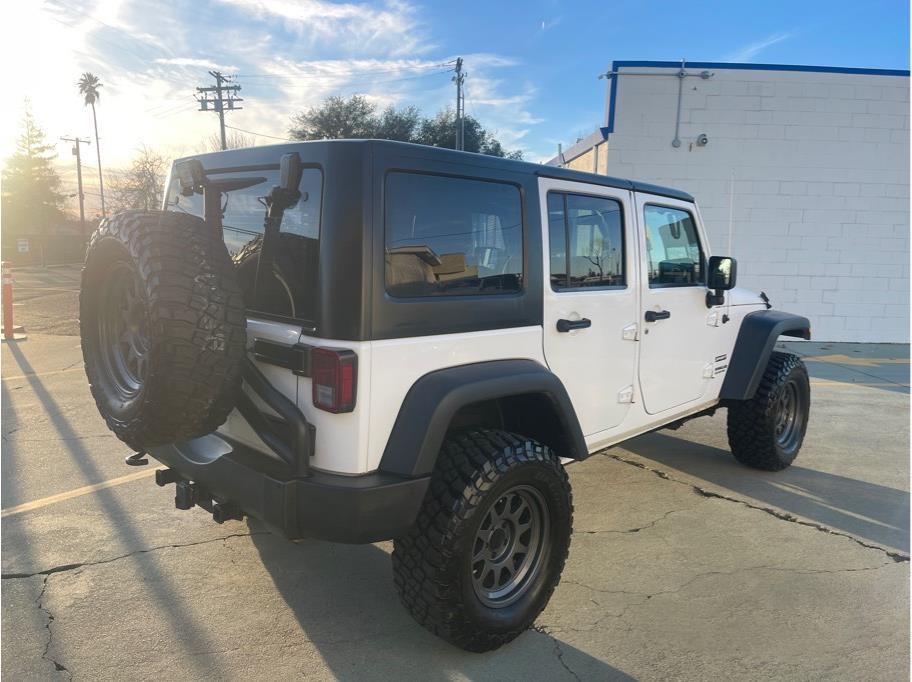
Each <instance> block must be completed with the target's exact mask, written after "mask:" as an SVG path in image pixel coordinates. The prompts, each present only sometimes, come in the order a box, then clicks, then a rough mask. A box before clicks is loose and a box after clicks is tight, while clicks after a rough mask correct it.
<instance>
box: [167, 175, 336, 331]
mask: <svg viewBox="0 0 912 682" xmlns="http://www.w3.org/2000/svg"><path fill="white" fill-rule="evenodd" d="M210 177H211V178H212V179H215V180H227V179H234V178H249V179H251V180H254V179H257V180H259V181H258V182H256V183H255V184H252V185H251V186H249V187H245V188H243V189H236V190H232V191H230V192H225V193H223V194H222V210H223V217H222V227H223V234H224V240H225V246H226V247H227V248H228V253H229V254H231V257H232V258H233V259H234V261H235V265H236V267H237V268H238V280H239V282H240V284H241V288H242V290H243V293H244V296H245V300H246V303H247V308H248V309H249V310H252V311H257V312H264V313H269V314H273V315H280V316H282V317H292V318H296V319H302V320H305V321H308V322H312V321H314V320H315V319H316V313H317V311H316V306H317V301H318V298H319V297H318V292H317V284H318V280H317V274H318V273H317V266H318V262H319V239H320V215H321V202H322V192H323V173H322V172H321V171H320V170H319V169H318V168H305V169H303V173H302V175H301V184H300V185H299V189H300V191H301V199H300V200H299V201H298V203H297V204H296V205H295V206H293V207H292V208H289V209H288V210H286V211H285V214H284V216H283V218H282V225H281V227H280V229H279V244H278V248H277V249H276V250H275V254H276V255H275V259H274V262H273V267H272V277H271V278H270V280H269V281H268V284H267V286H266V287H265V290H264V291H257V292H256V294H257V295H256V297H255V298H254V280H255V275H256V266H257V261H258V259H259V250H260V248H261V245H262V239H263V221H264V219H265V217H266V207H265V206H264V205H263V203H262V198H263V197H265V196H266V195H267V194H268V193H269V191H270V190H271V189H272V187H273V186H274V185H276V184H278V182H279V171H278V169H276V170H266V171H263V170H252V171H243V170H242V171H238V172H232V173H219V174H213V175H211V176H210ZM166 210H169V211H183V212H184V213H191V214H193V215H196V216H199V217H203V197H202V195H200V194H193V195H191V196H189V197H188V196H183V195H182V194H181V193H180V185H179V183H178V180H177V178H176V177H175V178H173V179H172V182H171V186H170V187H169V188H168V196H167V200H166Z"/></svg>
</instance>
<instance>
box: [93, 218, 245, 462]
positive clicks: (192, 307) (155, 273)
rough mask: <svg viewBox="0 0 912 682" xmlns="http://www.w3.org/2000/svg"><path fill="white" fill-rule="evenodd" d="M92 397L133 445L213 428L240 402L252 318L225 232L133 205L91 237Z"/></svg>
mask: <svg viewBox="0 0 912 682" xmlns="http://www.w3.org/2000/svg"><path fill="white" fill-rule="evenodd" d="M79 317H80V334H81V338H82V353H83V358H84V359H85V370H86V375H87V376H88V379H89V385H90V387H91V390H92V396H93V397H94V398H95V402H96V404H97V405H98V409H99V411H100V412H101V415H102V416H103V417H104V419H105V421H106V422H107V425H108V427H109V428H110V429H111V430H112V431H114V433H115V434H116V435H117V437H118V438H120V439H121V440H123V441H124V442H125V443H127V444H128V445H130V446H131V447H132V448H134V449H137V450H143V449H145V448H148V447H151V446H155V445H164V444H166V443H172V442H176V441H180V440H187V439H190V438H195V437H197V436H201V435H203V434H206V433H209V432H211V431H214V430H215V429H216V428H218V427H219V426H220V425H221V424H222V423H223V422H224V421H225V419H226V418H227V416H228V412H229V411H230V410H231V408H232V407H233V406H234V401H235V398H236V392H237V390H238V389H239V386H240V379H241V359H242V358H243V356H244V347H245V343H246V337H245V335H246V332H245V327H246V316H245V313H244V303H243V299H242V298H241V292H240V289H239V288H238V285H237V281H236V280H235V274H234V268H233V266H232V264H231V259H230V258H229V257H228V251H227V250H226V249H225V245H224V243H223V242H222V240H221V236H220V235H219V234H217V233H215V232H214V231H213V230H211V229H210V228H209V227H208V226H207V225H206V223H205V222H204V221H202V220H200V219H199V218H196V217H195V216H191V215H187V214H183V213H172V212H160V211H127V212H125V213H121V214H119V215H116V216H114V217H112V218H110V219H108V220H105V221H104V222H103V223H102V224H101V226H100V227H99V228H98V230H97V231H96V232H95V234H94V235H92V239H91V241H90V243H89V247H88V250H87V252H86V262H85V267H84V268H83V271H82V286H81V288H80V292H79Z"/></svg>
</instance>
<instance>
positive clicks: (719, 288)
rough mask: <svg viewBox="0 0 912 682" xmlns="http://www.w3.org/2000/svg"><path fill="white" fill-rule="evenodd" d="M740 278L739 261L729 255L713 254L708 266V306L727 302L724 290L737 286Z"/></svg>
mask: <svg viewBox="0 0 912 682" xmlns="http://www.w3.org/2000/svg"><path fill="white" fill-rule="evenodd" d="M737 278H738V261H736V260H735V259H734V258H730V257H729V256H712V257H710V259H709V264H708V265H707V267H706V287H707V288H708V289H711V290H712V291H707V292H706V307H707V308H712V307H713V306H714V305H722V304H723V303H724V302H725V294H723V293H722V292H723V291H728V290H729V289H734V288H735V282H736V281H737Z"/></svg>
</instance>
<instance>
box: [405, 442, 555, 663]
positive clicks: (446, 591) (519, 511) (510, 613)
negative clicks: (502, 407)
mask: <svg viewBox="0 0 912 682" xmlns="http://www.w3.org/2000/svg"><path fill="white" fill-rule="evenodd" d="M572 527H573V500H572V495H571V492H570V484H569V481H568V479H567V474H566V472H565V471H564V469H563V466H562V465H561V463H560V461H559V460H558V458H557V456H556V455H555V454H554V453H553V452H551V450H550V449H549V448H547V447H546V446H544V445H542V444H540V443H537V442H536V441H533V440H530V439H527V438H524V437H522V436H517V435H515V434H511V433H507V432H505V431H497V430H477V431H469V432H466V433H463V434H460V435H457V436H454V437H452V438H450V439H448V440H447V442H446V443H445V444H444V447H443V449H442V451H441V453H440V458H439V460H438V462H437V469H436V470H435V472H434V474H433V477H432V479H431V487H430V489H429V491H428V494H427V498H426V499H425V502H424V505H423V507H422V509H421V512H420V513H419V516H418V520H417V521H416V524H415V526H414V527H413V529H412V530H411V531H410V532H409V533H408V534H407V535H406V536H404V537H401V538H398V539H397V540H396V541H395V543H394V550H393V572H394V577H395V581H396V587H397V589H398V591H399V596H400V598H401V600H402V603H403V605H404V606H405V607H406V609H408V611H409V612H410V613H411V614H412V616H413V617H414V618H415V620H417V621H418V622H419V623H420V624H421V625H423V626H424V627H426V628H427V629H428V630H430V631H431V632H433V633H434V634H436V635H438V636H440V637H442V638H443V639H445V640H447V641H449V642H451V643H452V644H455V645H456V646H459V647H461V648H463V649H467V650H469V651H479V652H480V651H488V650H490V649H495V648H497V647H499V646H501V645H502V644H505V643H506V642H509V641H510V640H512V639H514V638H515V637H516V636H518V635H519V634H520V633H522V632H523V631H525V630H526V629H528V628H529V627H530V626H531V625H532V623H533V622H534V621H535V618H536V617H537V616H538V614H539V613H541V611H542V609H544V607H545V605H546V604H547V603H548V600H549V599H550V597H551V594H552V593H553V591H554V588H555V587H556V586H557V583H558V582H559V580H560V574H561V571H562V570H563V566H564V562H565V561H566V558H567V551H568V548H569V545H570V535H571V533H572Z"/></svg>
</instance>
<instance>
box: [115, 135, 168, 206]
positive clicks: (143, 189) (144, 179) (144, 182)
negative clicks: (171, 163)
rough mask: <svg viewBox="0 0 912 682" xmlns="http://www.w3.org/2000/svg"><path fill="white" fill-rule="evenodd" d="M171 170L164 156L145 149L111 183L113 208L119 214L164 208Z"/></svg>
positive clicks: (140, 149) (141, 148)
mask: <svg viewBox="0 0 912 682" xmlns="http://www.w3.org/2000/svg"><path fill="white" fill-rule="evenodd" d="M167 168H168V165H167V163H166V162H165V159H164V158H163V157H162V155H161V154H159V153H158V152H156V151H154V150H152V149H149V148H148V147H146V146H145V145H143V146H142V147H140V148H139V151H138V152H137V154H136V156H135V157H134V158H133V162H132V163H131V164H130V168H129V169H127V170H125V171H122V172H120V173H117V174H116V175H115V176H114V177H113V179H112V181H111V182H110V185H111V189H110V191H109V195H110V197H111V202H110V203H111V207H112V208H113V209H114V210H115V211H125V210H127V209H131V208H137V209H142V210H144V211H150V210H153V209H157V208H161V205H162V197H163V194H164V185H165V173H166V171H167Z"/></svg>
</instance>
